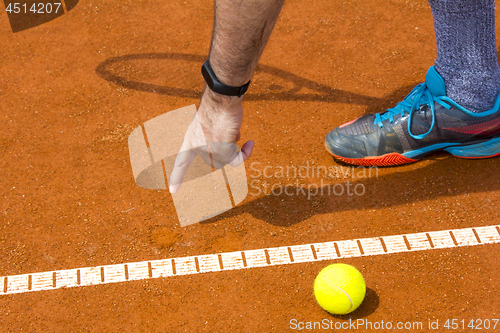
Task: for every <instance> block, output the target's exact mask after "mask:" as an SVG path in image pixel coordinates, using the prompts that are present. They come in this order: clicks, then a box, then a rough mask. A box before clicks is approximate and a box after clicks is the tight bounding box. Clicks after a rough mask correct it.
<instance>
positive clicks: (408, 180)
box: [201, 152, 500, 227]
mask: <svg viewBox="0 0 500 333" xmlns="http://www.w3.org/2000/svg"><path fill="white" fill-rule="evenodd" d="M325 154H327V153H326V152H325ZM427 160H431V161H430V162H431V163H430V164H428V165H425V166H420V167H419V165H418V163H416V164H414V166H415V167H414V168H411V166H410V167H408V166H407V167H405V171H402V172H397V173H390V174H388V175H379V176H375V174H372V176H371V177H364V178H356V177H351V176H352V172H351V171H352V170H354V175H356V172H357V170H358V169H356V168H354V169H353V168H352V167H347V166H338V165H337V166H336V167H338V168H344V169H343V170H344V172H346V173H348V174H349V175H348V176H347V177H346V178H345V179H340V180H338V179H333V180H332V179H325V181H324V182H323V185H322V186H316V185H314V186H310V185H309V184H321V180H314V181H311V182H309V184H308V183H305V182H302V184H301V183H299V186H297V185H295V184H296V180H295V179H294V180H293V181H288V180H286V181H281V182H280V181H279V180H277V181H276V182H275V183H274V184H277V185H267V186H265V187H264V186H263V185H262V184H263V183H262V182H260V183H257V182H256V181H255V179H254V183H250V184H251V185H250V187H249V195H248V196H247V198H246V200H245V201H244V203H243V204H240V205H238V206H236V207H235V208H233V209H231V210H230V211H227V212H225V213H223V214H221V215H218V216H216V217H214V218H211V219H209V220H206V221H202V222H201V223H213V222H215V221H219V220H224V219H227V218H229V217H232V216H238V215H240V214H244V213H247V214H251V215H252V216H253V217H255V218H257V219H260V220H263V221H266V222H268V223H270V224H273V225H277V226H283V227H288V226H292V225H294V224H296V223H300V222H302V221H304V220H307V219H309V218H311V217H313V216H315V215H321V214H331V213H335V212H343V211H369V210H371V209H380V208H390V207H397V206H402V205H406V204H411V203H414V202H424V201H428V202H431V203H430V205H431V206H432V208H429V209H433V210H435V211H439V210H444V209H446V207H445V206H446V205H447V203H446V200H437V199H440V198H446V197H456V198H463V199H464V200H467V198H468V196H469V194H474V193H482V192H490V191H491V192H493V191H498V190H500V181H499V180H498V177H496V175H498V173H499V172H500V163H499V162H500V159H499V158H493V159H484V160H466V159H459V158H455V157H451V156H447V155H446V154H435V155H433V156H430V157H428V158H427ZM332 164H334V163H333V162H332ZM410 168H411V169H410ZM265 180H266V181H269V179H265ZM250 181H252V179H250ZM257 181H260V180H259V179H257ZM326 183H327V184H326ZM252 185H253V187H252ZM308 186H309V187H310V188H309V189H308ZM257 189H258V190H257ZM273 190H274V192H273ZM259 191H260V193H259ZM349 193H350V194H349ZM257 194H258V195H257ZM433 200H437V201H434V202H433ZM477 204H478V206H480V207H481V209H482V210H484V211H485V212H488V211H491V213H494V212H495V208H494V207H493V206H492V205H491V203H490V204H488V202H478V203H477ZM440 205H441V206H440ZM398 214H401V212H400V213H398ZM457 214H458V215H459V212H457ZM401 217H405V216H403V215H401ZM405 219H407V217H405ZM332 222H333V223H334V222H335V220H332ZM436 222H437V221H436Z"/></svg>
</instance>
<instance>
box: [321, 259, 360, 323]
mask: <svg viewBox="0 0 500 333" xmlns="http://www.w3.org/2000/svg"><path fill="white" fill-rule="evenodd" d="M365 294H366V285H365V280H364V279H363V275H361V273H360V272H359V271H358V270H357V269H356V268H354V267H353V266H351V265H347V264H332V265H329V266H327V267H325V268H323V269H322V270H321V272H319V274H318V276H317V277H316V279H315V280H314V297H316V300H317V301H318V303H319V305H320V306H321V307H322V308H323V309H325V310H326V311H328V312H330V313H332V314H347V313H351V312H352V311H354V310H356V309H357V308H358V306H359V305H360V304H361V302H363V299H364V298H365Z"/></svg>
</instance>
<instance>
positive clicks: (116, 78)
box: [96, 53, 500, 227]
mask: <svg viewBox="0 0 500 333" xmlns="http://www.w3.org/2000/svg"><path fill="white" fill-rule="evenodd" d="M205 59H206V56H205V55H194V54H180V53H148V54H131V55H125V56H121V57H114V58H110V59H108V60H106V61H104V62H103V63H101V64H100V65H99V66H98V67H97V68H96V73H97V74H98V75H99V76H100V77H102V78H104V79H105V80H107V81H110V82H113V83H115V84H117V85H119V86H122V87H124V88H127V89H134V90H138V91H144V92H150V93H156V94H161V95H168V96H176V97H181V98H193V99H198V98H199V97H200V95H201V89H202V88H203V85H204V82H203V80H202V79H200V80H199V81H200V82H199V84H198V83H193V82H190V83H188V84H187V85H188V86H189V87H185V88H179V87H170V86H168V82H164V83H162V84H157V83H148V82H144V81H148V77H150V76H155V75H156V76H157V77H160V76H163V74H164V73H161V71H162V70H165V71H166V72H168V71H169V70H170V69H172V70H173V69H175V67H176V66H170V67H171V68H167V67H169V65H168V64H169V61H170V62H174V61H177V62H178V61H184V62H187V63H188V64H189V63H195V64H196V65H195V66H194V65H191V64H189V66H187V67H186V66H184V67H183V69H180V72H179V73H177V74H178V75H179V77H180V79H178V80H175V81H173V82H182V83H179V84H184V85H186V83H185V81H190V80H191V81H192V80H193V78H195V77H197V76H199V77H201V75H199V73H198V72H199V68H200V66H201V64H202V63H203V62H204V61H205ZM158 60H160V62H157V61H158ZM148 61H153V62H154V65H153V66H156V67H153V70H151V69H152V68H149V72H148V71H147V70H144V72H145V75H143V76H141V75H137V72H141V70H138V68H139V69H140V68H141V63H142V62H148ZM146 67H147V66H146ZM179 67H182V66H179ZM186 68H191V69H187V71H189V70H191V71H192V73H186ZM155 71H156V72H158V73H159V74H158V73H156V72H155ZM165 75H168V73H167V74H165ZM131 77H135V78H134V79H132V78H131ZM256 77H257V78H259V77H260V81H258V84H257V85H256V87H254V89H252V91H254V92H253V93H252V92H251V91H249V93H248V94H247V95H246V96H245V99H246V100H250V101H252V100H253V101H257V100H270V101H272V100H275V101H310V102H325V103H332V102H335V103H347V104H353V105H365V106H366V107H367V109H366V111H365V113H373V112H380V110H384V109H387V108H389V107H392V106H394V105H395V103H397V102H398V101H401V100H402V99H403V98H404V97H405V96H406V94H408V92H409V91H411V89H412V88H413V87H414V85H409V86H405V87H402V88H400V89H398V90H397V91H394V92H393V93H391V94H390V95H388V96H386V97H383V98H375V97H370V96H366V95H361V94H355V93H351V92H347V91H343V90H340V89H335V88H332V87H328V86H326V85H323V84H320V83H317V82H314V81H311V80H309V79H305V78H302V77H300V76H298V75H296V74H293V73H290V72H288V71H285V70H282V69H279V68H275V67H271V66H266V65H262V64H261V65H259V66H258V68H257V71H256ZM173 79H174V78H172V80H173ZM417 83H419V82H417ZM303 88H306V89H304V90H308V91H309V92H307V93H301V92H300V91H302V90H303ZM259 91H260V92H259ZM318 144H319V145H322V144H323V142H321V143H318ZM325 154H328V153H327V152H326V151H325ZM426 159H427V160H431V163H427V164H426V165H425V166H419V163H416V164H414V167H411V166H410V167H408V166H407V167H405V168H404V169H403V168H402V170H404V171H401V172H397V173H394V172H393V173H390V174H389V175H378V174H377V176H373V175H372V176H369V177H356V176H352V175H349V168H352V167H350V166H347V165H342V164H340V163H334V162H333V161H332V163H331V166H333V167H334V168H337V169H338V168H341V172H340V175H341V176H340V177H339V176H337V177H334V178H331V177H330V178H327V177H320V178H324V179H319V178H316V179H300V181H301V182H302V183H296V179H293V180H292V181H288V180H287V181H283V179H260V180H259V179H252V178H251V177H250V178H249V181H252V180H253V181H254V183H253V186H252V184H251V185H250V188H249V195H248V196H247V198H246V200H245V201H244V203H243V204H240V205H239V206H237V207H235V208H233V209H231V210H229V211H227V212H225V213H223V214H221V215H218V216H216V217H214V218H211V219H209V220H206V221H203V222H201V223H213V222H215V221H218V220H224V219H226V218H228V217H231V216H237V215H240V214H243V213H249V214H251V215H253V216H254V217H255V218H258V219H260V220H263V221H266V222H268V223H270V224H273V225H278V226H285V227H286V226H291V225H294V224H296V223H300V222H301V221H304V220H306V219H308V218H310V217H312V216H314V215H319V214H328V213H335V212H342V211H354V210H356V211H363V210H370V209H378V208H386V207H392V206H400V205H405V204H409V203H413V202H422V201H426V200H433V199H439V198H442V197H458V196H463V197H464V198H466V197H467V196H468V194H471V193H481V192H489V191H498V190H499V189H500V182H499V180H498V177H497V175H498V173H499V172H500V163H498V162H500V159H498V158H495V159H490V160H467V159H459V158H454V157H451V156H449V155H447V154H444V153H438V154H434V155H431V156H429V157H427V158H426ZM438 160H439V163H432V162H433V161H438ZM346 170H347V171H346ZM351 171H353V172H352V174H356V173H357V169H352V170H351ZM247 172H248V170H247ZM247 176H248V174H247ZM492 179H493V181H492ZM264 180H266V181H268V182H269V183H270V186H274V187H271V188H268V189H267V193H265V190H266V189H265V188H264V187H263V181H264ZM321 180H323V181H324V182H323V183H321ZM307 183H309V184H321V185H318V186H316V185H315V186H316V187H315V188H312V189H310V190H309V189H308V188H307V186H309V185H308V184H307ZM275 184H277V185H275ZM325 184H326V185H325ZM285 188H286V192H287V193H285ZM349 188H350V189H351V193H352V194H351V195H349ZM270 189H274V192H273V191H271V190H270ZM342 189H343V191H342ZM355 189H357V192H355V191H354V190H355ZM316 190H317V192H316ZM361 193H362V194H361ZM290 194H291V195H290ZM433 209H440V208H439V207H438V208H436V207H434V208H433ZM482 209H485V210H488V209H494V208H493V207H491V205H488V204H487V203H484V204H483V205H482Z"/></svg>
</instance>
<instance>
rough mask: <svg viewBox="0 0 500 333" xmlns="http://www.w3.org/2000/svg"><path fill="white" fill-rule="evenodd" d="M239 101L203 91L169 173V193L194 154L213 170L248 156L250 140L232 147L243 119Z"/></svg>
mask: <svg viewBox="0 0 500 333" xmlns="http://www.w3.org/2000/svg"><path fill="white" fill-rule="evenodd" d="M241 100H242V98H238V97H226V96H222V95H219V94H216V93H214V92H212V91H211V90H210V89H207V90H206V91H205V93H204V94H203V96H202V98H201V101H200V106H199V107H198V111H197V113H196V115H195V117H194V119H193V121H192V122H191V124H190V125H189V127H188V130H187V132H186V134H185V135H184V141H183V143H182V146H181V148H180V150H179V154H177V157H176V159H175V163H174V168H173V170H172V173H171V175H170V186H169V190H170V193H175V192H177V191H178V190H179V188H180V187H181V184H182V179H183V178H184V175H185V174H186V172H187V170H188V168H189V165H190V164H191V162H192V161H193V160H194V159H195V158H196V156H197V155H200V156H201V157H202V158H203V160H204V161H205V163H207V164H208V165H211V166H212V167H213V168H214V169H219V168H222V167H224V166H225V165H226V164H230V165H231V166H232V167H236V166H238V165H240V164H241V163H243V162H244V161H245V160H246V159H247V158H248V157H250V155H251V154H252V150H253V147H254V142H253V141H248V142H246V143H245V144H244V145H243V147H241V151H237V150H236V142H237V141H239V139H240V135H241V134H240V128H241V123H242V120H243V108H242V106H241Z"/></svg>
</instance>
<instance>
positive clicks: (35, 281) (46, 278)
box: [0, 225, 500, 295]
mask: <svg viewBox="0 0 500 333" xmlns="http://www.w3.org/2000/svg"><path fill="white" fill-rule="evenodd" d="M494 243H500V225H491V226H485V227H475V228H464V229H452V230H442V231H430V232H422V233H414V234H405V235H394V236H382V237H375V238H360V239H351V240H341V241H333V242H325V243H313V244H303V245H292V246H282V247H274V248H266V249H257V250H246V251H237V252H226V253H220V254H205V255H199V256H191V257H180V258H170V259H163V260H150V261H142V262H132V263H125V264H117V265H106V266H97V267H83V268H76V269H69V270H61V271H51V272H41V273H32V274H23V275H11V276H2V277H0V295H9V294H19V293H26V292H32V291H41V290H53V289H61V288H70V287H83V286H90V285H100V284H108V283H115V282H126V281H137V280H146V279H154V278H160V277H172V276H177V275H191V274H200V273H208V272H220V271H229V270H237V269H247V268H256V267H266V266H276V265H285V264H293V263H304V262H314V261H322V260H335V259H343V258H354V257H364V256H372V255H382V254H390V253H401V252H413V251H421V250H431V249H445V248H454V247H461V246H475V245H484V244H494Z"/></svg>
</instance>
